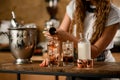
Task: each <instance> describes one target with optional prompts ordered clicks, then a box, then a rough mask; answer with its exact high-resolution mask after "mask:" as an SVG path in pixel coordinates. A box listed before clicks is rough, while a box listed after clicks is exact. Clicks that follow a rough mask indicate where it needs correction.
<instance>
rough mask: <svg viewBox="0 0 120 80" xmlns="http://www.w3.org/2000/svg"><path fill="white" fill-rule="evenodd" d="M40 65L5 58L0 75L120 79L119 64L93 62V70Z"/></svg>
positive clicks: (0, 62) (0, 66)
mask: <svg viewBox="0 0 120 80" xmlns="http://www.w3.org/2000/svg"><path fill="white" fill-rule="evenodd" d="M6 54H7V53H4V54H3V55H4V56H5V55H6ZM9 55H11V54H9ZM1 57H2V55H1ZM40 63H41V60H39V61H36V60H33V62H32V63H31V64H22V65H18V64H15V63H14V59H11V58H7V56H6V57H3V60H2V59H1V60H0V73H11V74H17V80H21V78H20V77H21V74H29V75H31V74H34V75H53V76H56V80H58V76H72V77H73V78H74V77H77V76H79V77H82V78H83V77H87V78H120V62H109V63H108V62H95V63H94V66H93V68H78V67H77V66H71V67H70V66H68V67H63V66H60V67H40V66H39V64H40Z"/></svg>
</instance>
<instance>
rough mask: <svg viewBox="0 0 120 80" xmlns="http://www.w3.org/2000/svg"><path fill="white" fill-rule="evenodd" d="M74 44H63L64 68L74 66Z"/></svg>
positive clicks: (68, 42)
mask: <svg viewBox="0 0 120 80" xmlns="http://www.w3.org/2000/svg"><path fill="white" fill-rule="evenodd" d="M73 46H74V45H73V42H70V41H66V42H62V52H63V66H73V65H74V49H73V48H74V47H73Z"/></svg>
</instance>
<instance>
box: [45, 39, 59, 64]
mask: <svg viewBox="0 0 120 80" xmlns="http://www.w3.org/2000/svg"><path fill="white" fill-rule="evenodd" d="M47 50H48V56H49V66H59V65H60V43H59V41H58V40H57V39H53V40H50V41H49V42H48V45H47Z"/></svg>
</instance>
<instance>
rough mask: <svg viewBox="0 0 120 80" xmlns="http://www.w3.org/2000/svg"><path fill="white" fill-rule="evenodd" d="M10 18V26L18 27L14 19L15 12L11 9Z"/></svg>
mask: <svg viewBox="0 0 120 80" xmlns="http://www.w3.org/2000/svg"><path fill="white" fill-rule="evenodd" d="M11 13H12V19H11V24H12V27H14V28H15V27H18V23H17V21H16V18H15V13H14V12H13V11H12V12H11Z"/></svg>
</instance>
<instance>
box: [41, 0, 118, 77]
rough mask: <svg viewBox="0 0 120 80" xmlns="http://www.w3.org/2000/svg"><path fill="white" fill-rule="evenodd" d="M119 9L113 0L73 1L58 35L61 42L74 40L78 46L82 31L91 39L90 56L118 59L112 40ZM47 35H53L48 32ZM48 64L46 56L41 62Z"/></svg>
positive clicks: (109, 59) (97, 59) (113, 60)
mask: <svg viewBox="0 0 120 80" xmlns="http://www.w3.org/2000/svg"><path fill="white" fill-rule="evenodd" d="M118 11H119V10H118V9H117V7H115V6H114V5H113V4H111V2H110V0H71V2H70V3H69V4H68V5H67V8H66V13H65V16H64V19H63V21H62V23H61V25H60V27H59V28H58V29H57V31H56V32H57V34H56V35H57V36H58V38H59V40H61V42H62V41H66V40H70V41H73V42H74V43H75V48H77V47H76V46H77V43H78V41H79V39H80V37H79V33H83V34H84V35H87V38H88V39H89V40H90V42H91V53H92V54H91V57H92V58H93V59H94V60H96V61H105V62H115V59H114V57H113V56H112V54H111V51H110V49H111V48H113V41H112V40H113V38H114V36H115V33H116V31H117V29H118V26H119V22H120V16H119V12H118ZM44 35H45V36H46V37H48V38H51V37H52V36H51V35H50V34H49V33H48V32H44ZM63 36H65V37H63ZM47 65H48V61H47V59H46V60H44V61H43V62H42V63H41V64H40V66H47ZM78 79H79V78H78Z"/></svg>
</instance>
